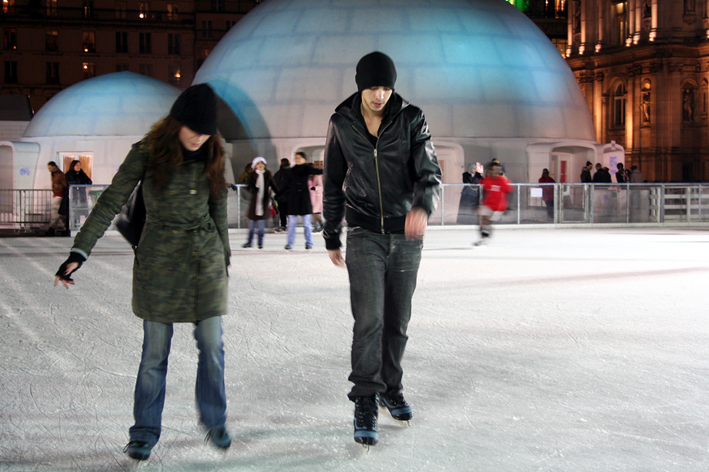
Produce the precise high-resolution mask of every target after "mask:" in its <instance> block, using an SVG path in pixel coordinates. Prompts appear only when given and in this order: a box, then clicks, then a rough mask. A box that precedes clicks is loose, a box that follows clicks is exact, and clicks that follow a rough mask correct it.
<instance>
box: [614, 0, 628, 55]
mask: <svg viewBox="0 0 709 472" xmlns="http://www.w3.org/2000/svg"><path fill="white" fill-rule="evenodd" d="M627 10H628V8H627V2H617V1H616V2H615V5H613V16H614V17H615V34H617V35H618V37H617V39H616V41H613V43H614V44H615V45H616V46H622V45H623V44H625V40H626V37H627V36H628V20H627V13H626V12H627ZM614 39H615V38H614Z"/></svg>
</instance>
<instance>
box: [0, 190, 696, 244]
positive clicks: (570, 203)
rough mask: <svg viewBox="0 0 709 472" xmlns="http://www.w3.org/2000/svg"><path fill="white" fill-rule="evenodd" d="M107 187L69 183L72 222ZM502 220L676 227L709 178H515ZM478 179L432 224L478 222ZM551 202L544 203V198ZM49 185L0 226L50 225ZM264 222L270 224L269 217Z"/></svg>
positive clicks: (232, 218) (15, 199)
mask: <svg viewBox="0 0 709 472" xmlns="http://www.w3.org/2000/svg"><path fill="white" fill-rule="evenodd" d="M106 187H107V185H73V186H71V187H70V193H69V227H70V229H71V231H72V234H74V233H75V232H76V231H78V230H79V229H80V228H81V225H82V224H83V223H84V220H85V219H86V217H87V216H88V215H89V213H90V212H91V209H92V208H93V206H94V204H95V203H96V201H97V200H98V197H99V196H100V195H101V193H102V192H103V190H104V189H105V188H106ZM512 187H513V191H512V193H510V194H509V195H508V199H509V208H508V210H507V211H506V212H505V213H504V214H503V215H502V217H501V219H500V221H498V223H499V224H510V225H529V224H536V225H549V224H556V225H565V224H566V225H570V224H579V225H594V224H618V225H633V224H645V225H673V224H701V223H709V184H702V183H693V184H578V183H574V184H559V183H557V184H512ZM250 198H251V196H250V194H249V193H248V191H247V190H246V185H237V186H236V191H232V190H229V196H228V204H227V208H228V220H229V227H230V228H246V227H247V224H248V223H247V218H246V212H247V211H248V207H249V200H250ZM481 202H482V191H481V189H480V186H479V185H468V184H443V186H442V189H441V201H440V204H439V206H438V209H437V210H436V211H435V212H434V213H433V214H432V215H431V218H430V219H429V224H430V225H477V224H478V217H477V207H478V206H479V205H480V203H481ZM547 202H549V203H547ZM51 205H52V191H51V190H0V227H2V228H10V229H16V230H20V231H40V230H45V229H47V227H48V226H49V220H50V215H51ZM268 224H269V226H272V225H274V222H273V221H271V220H268Z"/></svg>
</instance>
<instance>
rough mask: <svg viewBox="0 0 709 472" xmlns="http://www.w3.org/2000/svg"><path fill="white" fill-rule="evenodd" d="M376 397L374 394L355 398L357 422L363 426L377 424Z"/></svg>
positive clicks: (374, 425)
mask: <svg viewBox="0 0 709 472" xmlns="http://www.w3.org/2000/svg"><path fill="white" fill-rule="evenodd" d="M377 403H378V402H377V398H376V395H372V396H369V397H358V398H357V399H356V400H355V406H356V408H355V411H356V416H357V423H358V424H359V425H361V426H364V427H372V428H374V427H376V425H377V411H378V405H377Z"/></svg>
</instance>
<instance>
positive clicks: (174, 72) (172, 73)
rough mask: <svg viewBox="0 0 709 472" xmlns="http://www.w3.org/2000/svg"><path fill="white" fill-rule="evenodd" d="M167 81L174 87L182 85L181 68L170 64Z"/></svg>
mask: <svg viewBox="0 0 709 472" xmlns="http://www.w3.org/2000/svg"><path fill="white" fill-rule="evenodd" d="M167 73H168V77H167V81H168V82H170V83H171V84H172V85H175V86H178V85H180V79H181V77H182V76H181V74H180V66H176V65H173V64H170V65H168V66H167Z"/></svg>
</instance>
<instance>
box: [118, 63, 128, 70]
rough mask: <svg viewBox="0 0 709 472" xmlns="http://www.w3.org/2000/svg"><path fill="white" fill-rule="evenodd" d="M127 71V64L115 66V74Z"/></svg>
mask: <svg viewBox="0 0 709 472" xmlns="http://www.w3.org/2000/svg"><path fill="white" fill-rule="evenodd" d="M126 70H128V64H116V72H123V71H126Z"/></svg>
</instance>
